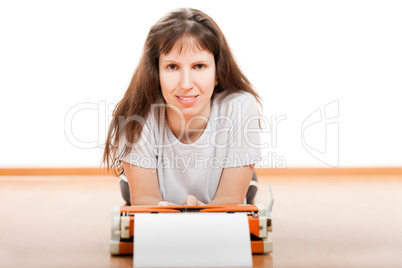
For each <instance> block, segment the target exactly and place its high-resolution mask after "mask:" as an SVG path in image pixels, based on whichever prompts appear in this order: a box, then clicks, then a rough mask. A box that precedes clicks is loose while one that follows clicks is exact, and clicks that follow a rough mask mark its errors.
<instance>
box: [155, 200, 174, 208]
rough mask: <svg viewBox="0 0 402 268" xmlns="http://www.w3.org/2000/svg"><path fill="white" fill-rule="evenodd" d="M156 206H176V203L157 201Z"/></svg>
mask: <svg viewBox="0 0 402 268" xmlns="http://www.w3.org/2000/svg"><path fill="white" fill-rule="evenodd" d="M158 206H160V207H167V206H177V205H176V204H174V203H170V202H167V201H160V202H159V203H158Z"/></svg>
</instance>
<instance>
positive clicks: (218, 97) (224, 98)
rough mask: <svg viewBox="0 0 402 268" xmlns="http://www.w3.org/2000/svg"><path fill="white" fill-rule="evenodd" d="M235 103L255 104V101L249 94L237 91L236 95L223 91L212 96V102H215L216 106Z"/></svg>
mask: <svg viewBox="0 0 402 268" xmlns="http://www.w3.org/2000/svg"><path fill="white" fill-rule="evenodd" d="M237 101H241V102H244V101H246V102H249V101H250V102H256V99H255V97H254V96H253V95H252V94H251V93H249V92H246V91H239V92H236V93H229V92H228V91H223V92H220V93H216V94H215V96H214V102H216V103H217V104H228V103H235V102H237Z"/></svg>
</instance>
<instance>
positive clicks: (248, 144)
mask: <svg viewBox="0 0 402 268" xmlns="http://www.w3.org/2000/svg"><path fill="white" fill-rule="evenodd" d="M258 118H259V117H258V111H257V101H256V99H255V98H254V96H253V95H251V94H250V93H247V92H240V93H234V94H233V93H232V94H229V93H227V92H221V93H216V94H215V96H214V99H213V101H212V102H211V114H210V117H209V120H208V123H207V126H206V128H205V130H204V132H203V134H202V135H201V137H200V138H199V139H198V140H197V141H196V142H194V143H192V144H183V143H181V142H180V141H179V140H178V139H177V138H176V137H175V136H174V134H173V133H172V131H171V130H170V128H169V126H168V125H167V122H166V120H165V107H164V104H160V105H153V106H152V107H151V111H150V113H149V115H148V117H147V119H146V122H145V124H144V126H143V129H142V132H141V137H140V139H139V141H138V142H137V143H136V144H135V146H133V148H132V150H131V152H130V153H129V154H128V155H127V156H125V157H124V158H122V159H121V160H122V161H125V162H128V163H130V164H133V165H137V166H140V167H143V168H151V169H154V170H155V171H156V172H157V175H158V179H159V187H160V192H161V195H162V198H163V200H165V201H168V202H173V203H176V204H181V203H182V202H183V200H184V199H185V198H186V197H187V196H188V195H190V194H191V195H194V196H195V197H196V198H197V199H198V200H200V201H201V202H203V203H209V202H211V201H212V200H213V198H214V196H215V193H216V191H217V188H218V185H219V181H220V177H221V174H222V171H223V169H224V168H228V167H238V166H246V165H250V164H257V163H259V161H260V159H261V149H260V147H261V146H260V145H261V144H260V133H261V132H260V128H259V125H258ZM122 146H124V143H123V142H121V143H120V146H119V147H120V150H121V149H122Z"/></svg>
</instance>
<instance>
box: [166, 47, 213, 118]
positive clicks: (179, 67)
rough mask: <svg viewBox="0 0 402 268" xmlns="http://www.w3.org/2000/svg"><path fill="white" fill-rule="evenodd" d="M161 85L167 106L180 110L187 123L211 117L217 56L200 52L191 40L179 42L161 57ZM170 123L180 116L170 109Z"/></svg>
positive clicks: (207, 52)
mask: <svg viewBox="0 0 402 268" xmlns="http://www.w3.org/2000/svg"><path fill="white" fill-rule="evenodd" d="M159 81H160V85H161V89H162V95H163V98H164V99H165V101H166V103H167V104H169V105H170V106H174V107H177V108H178V109H180V111H181V112H182V113H183V115H184V118H185V120H186V121H188V120H190V119H191V118H193V117H195V116H205V117H206V118H208V117H209V115H210V112H211V110H210V108H211V106H210V105H211V96H212V93H213V92H214V87H215V85H216V82H217V81H216V75H215V60H214V55H213V54H212V53H210V52H209V51H206V50H200V49H198V47H197V46H196V45H195V44H194V41H193V40H191V39H187V40H184V41H183V40H179V41H178V42H176V44H175V45H174V46H173V47H172V49H171V50H170V51H169V53H167V54H161V55H160V57H159ZM167 116H168V119H169V120H173V119H179V118H177V117H178V113H177V112H175V111H173V110H172V109H170V108H168V109H167Z"/></svg>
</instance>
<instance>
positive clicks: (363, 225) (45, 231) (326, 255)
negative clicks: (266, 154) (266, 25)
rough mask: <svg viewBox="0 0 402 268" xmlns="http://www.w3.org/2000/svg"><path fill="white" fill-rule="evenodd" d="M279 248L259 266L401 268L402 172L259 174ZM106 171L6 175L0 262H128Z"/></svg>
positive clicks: (0, 207) (0, 202) (261, 198)
mask: <svg viewBox="0 0 402 268" xmlns="http://www.w3.org/2000/svg"><path fill="white" fill-rule="evenodd" d="M268 183H272V184H273V189H274V193H275V204H274V207H273V233H272V236H271V237H272V238H273V240H274V252H273V253H272V254H267V255H254V256H253V262H254V265H255V267H292V268H293V267H388V268H390V267H402V177H400V176H399V177H398V176H383V177H382V176H371V177H370V176H360V177H359V176H352V177H328V176H326V177H318V176H311V177H295V176H292V177H291V176H278V177H270V178H268V177H260V191H259V194H258V196H257V200H256V201H257V202H262V203H267V202H268V198H269V195H268V186H267V185H268ZM122 204H123V201H122V199H121V197H120V192H119V188H118V183H117V180H116V179H114V178H113V177H109V176H104V177H100V176H86V177H79V176H73V177H27V176H25V177H0V215H1V219H0V267H41V268H43V267H132V257H111V256H110V255H109V239H110V208H111V206H112V205H122Z"/></svg>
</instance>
